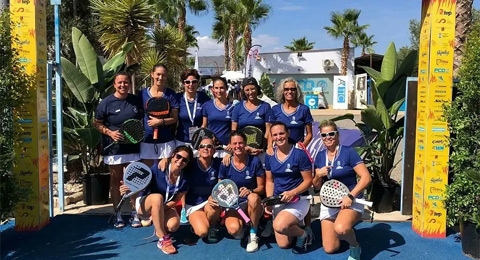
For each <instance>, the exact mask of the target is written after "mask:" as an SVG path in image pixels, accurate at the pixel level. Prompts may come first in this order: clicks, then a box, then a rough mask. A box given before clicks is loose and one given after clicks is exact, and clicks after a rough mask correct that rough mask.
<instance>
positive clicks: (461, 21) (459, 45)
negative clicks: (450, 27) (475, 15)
mask: <svg viewBox="0 0 480 260" xmlns="http://www.w3.org/2000/svg"><path fill="white" fill-rule="evenodd" d="M472 4H473V0H461V1H457V10H456V12H455V13H456V15H455V45H454V48H453V53H454V55H453V56H454V57H453V77H454V78H457V77H458V72H459V69H460V66H461V65H462V59H463V54H464V52H465V44H466V40H467V35H468V34H469V32H470V29H471V26H472Z"/></svg>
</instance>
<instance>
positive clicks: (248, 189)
mask: <svg viewBox="0 0 480 260" xmlns="http://www.w3.org/2000/svg"><path fill="white" fill-rule="evenodd" d="M246 143H247V137H246V136H245V134H243V133H241V132H236V131H235V132H233V133H232V135H231V137H230V147H231V148H232V152H233V156H232V157H231V161H230V163H229V165H228V166H226V165H223V164H222V165H220V173H219V174H218V178H219V179H230V180H232V181H233V182H235V184H236V185H237V187H238V193H239V194H238V195H239V203H240V207H242V209H243V210H244V211H245V212H246V214H247V215H248V216H249V218H250V221H251V223H250V233H249V236H248V242H247V252H255V251H257V250H258V236H257V228H258V222H259V220H260V217H261V216H262V212H263V208H262V200H261V199H260V196H259V194H263V192H264V189H265V185H264V183H265V177H264V171H263V167H262V162H261V161H260V159H258V157H256V156H253V155H249V154H247V151H246V149H245V148H246V146H247V145H246ZM243 222H244V221H243V218H242V217H241V216H240V214H238V212H237V211H235V210H229V211H227V214H226V218H225V226H226V228H227V231H228V233H229V234H230V235H232V236H233V237H235V238H237V239H241V238H242V237H243V234H244V232H243V225H244V223H243Z"/></svg>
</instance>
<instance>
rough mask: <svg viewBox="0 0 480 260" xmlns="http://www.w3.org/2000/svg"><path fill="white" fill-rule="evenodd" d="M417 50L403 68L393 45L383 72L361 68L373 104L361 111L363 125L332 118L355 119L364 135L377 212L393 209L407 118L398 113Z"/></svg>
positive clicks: (349, 116)
mask: <svg viewBox="0 0 480 260" xmlns="http://www.w3.org/2000/svg"><path fill="white" fill-rule="evenodd" d="M416 59H417V51H416V50H413V51H411V52H410V53H409V54H408V55H407V56H406V58H405V59H404V60H403V62H402V63H401V64H400V65H397V52H396V49H395V44H394V43H393V42H391V43H390V45H389V46H388V48H387V51H386V53H385V55H384V57H383V61H382V66H381V71H376V70H374V69H372V68H370V67H365V66H361V67H362V68H363V69H364V70H365V71H366V72H367V73H368V74H369V76H370V77H371V79H372V97H373V98H372V100H373V105H368V106H367V108H365V109H363V110H362V111H361V121H362V122H361V123H357V122H356V121H355V120H354V116H353V115H352V114H345V115H343V116H339V117H336V118H333V119H332V120H334V121H338V120H343V119H350V120H352V121H353V122H354V123H355V125H356V126H357V127H358V128H359V129H360V131H361V132H362V135H363V137H364V138H365V143H366V145H365V146H364V147H360V148H358V149H357V151H358V152H359V154H360V155H361V156H362V158H363V160H364V162H365V165H366V166H367V168H368V169H369V171H370V174H371V175H372V185H371V188H370V200H372V201H373V209H374V211H376V212H390V211H392V210H393V205H394V203H393V200H394V195H395V191H396V189H397V188H398V187H399V184H398V183H397V182H396V181H394V180H393V179H392V178H391V177H390V176H391V173H392V170H393V169H394V168H395V165H396V164H397V163H398V162H395V153H396V151H397V147H398V145H399V144H400V141H401V140H402V138H403V128H404V117H399V116H398V111H399V109H400V107H401V106H402V104H403V102H404V101H405V83H406V80H407V77H408V76H410V75H411V74H412V72H413V68H414V64H415V61H416Z"/></svg>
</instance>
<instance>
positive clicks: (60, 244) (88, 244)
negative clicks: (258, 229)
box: [0, 215, 470, 260]
mask: <svg viewBox="0 0 480 260" xmlns="http://www.w3.org/2000/svg"><path fill="white" fill-rule="evenodd" d="M107 220H108V216H86V215H59V216H57V217H55V218H53V219H52V221H51V223H50V224H49V225H48V226H46V227H45V228H44V229H42V230H41V231H38V232H16V231H14V230H13V225H14V223H12V222H10V223H8V224H6V225H3V226H1V227H0V228H1V229H0V230H1V259H5V260H7V259H29V260H31V259H132V260H140V259H159V258H162V259H197V260H200V259H201V260H206V259H242V260H243V259H249V260H250V259H276V260H280V259H294V258H295V259H315V260H319V259H347V257H348V246H347V245H346V244H344V243H342V247H341V249H340V252H338V253H336V254H333V255H327V254H325V252H324V251H323V249H322V247H321V239H320V238H321V236H320V223H319V221H318V220H317V221H314V222H313V225H312V228H313V231H314V233H315V234H316V235H317V239H316V241H315V244H314V246H313V249H312V251H311V252H309V253H307V254H304V255H294V254H292V252H291V250H289V249H280V248H279V247H278V246H277V245H276V244H275V242H274V240H273V238H272V239H269V240H268V241H263V240H261V242H260V249H259V251H257V252H255V253H247V252H246V251H245V242H243V241H240V240H234V239H232V238H231V237H230V236H228V235H226V232H225V229H224V228H223V229H221V230H222V232H221V240H220V241H219V242H218V243H217V244H205V243H204V242H203V241H202V240H198V241H195V240H192V239H193V238H194V235H193V234H192V233H191V232H190V226H189V225H185V226H181V227H180V230H179V231H178V232H176V233H175V234H173V238H174V240H175V241H176V242H175V243H174V244H175V246H176V247H177V249H178V254H176V255H169V256H167V255H164V254H163V253H162V252H161V251H160V250H159V249H157V247H156V242H157V240H156V239H155V238H153V237H152V238H148V239H144V238H146V237H149V236H151V235H152V233H153V227H144V228H138V229H136V228H132V227H129V226H127V227H125V228H123V229H114V228H113V227H112V226H111V225H107ZM450 233H451V234H449V235H448V237H447V238H444V239H426V238H421V237H420V236H418V235H417V234H415V233H414V232H413V231H412V229H411V223H410V222H404V223H391V222H388V223H381V222H374V223H369V222H362V223H359V224H358V225H357V226H356V234H357V238H358V240H359V241H360V244H361V246H362V259H435V260H441V259H455V260H457V259H470V258H467V257H466V256H464V255H463V254H462V250H461V243H460V241H459V239H458V235H457V234H453V232H450Z"/></svg>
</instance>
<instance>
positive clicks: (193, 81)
mask: <svg viewBox="0 0 480 260" xmlns="http://www.w3.org/2000/svg"><path fill="white" fill-rule="evenodd" d="M183 83H184V84H195V83H198V79H193V80H188V79H187V80H184V81H183Z"/></svg>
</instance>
